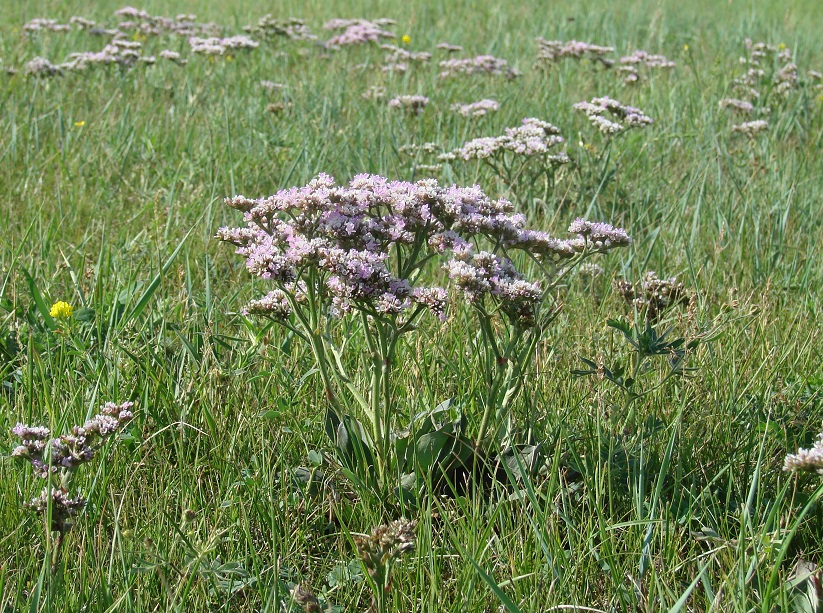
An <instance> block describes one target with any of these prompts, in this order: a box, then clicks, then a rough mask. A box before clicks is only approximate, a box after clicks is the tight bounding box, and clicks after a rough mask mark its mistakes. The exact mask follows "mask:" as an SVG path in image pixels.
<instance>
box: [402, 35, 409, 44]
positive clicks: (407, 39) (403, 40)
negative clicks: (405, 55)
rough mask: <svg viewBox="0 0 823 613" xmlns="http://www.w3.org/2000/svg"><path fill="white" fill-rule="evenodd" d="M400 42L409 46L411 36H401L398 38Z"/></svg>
mask: <svg viewBox="0 0 823 613" xmlns="http://www.w3.org/2000/svg"><path fill="white" fill-rule="evenodd" d="M400 42H401V43H403V44H404V45H410V44H411V36H409V35H408V34H404V35H403V36H401V37H400Z"/></svg>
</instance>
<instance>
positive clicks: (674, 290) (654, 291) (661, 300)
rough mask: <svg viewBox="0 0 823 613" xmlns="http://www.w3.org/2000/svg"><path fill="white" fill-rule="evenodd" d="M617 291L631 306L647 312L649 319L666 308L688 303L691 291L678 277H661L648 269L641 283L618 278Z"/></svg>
mask: <svg viewBox="0 0 823 613" xmlns="http://www.w3.org/2000/svg"><path fill="white" fill-rule="evenodd" d="M613 286H614V289H615V291H616V292H617V293H618V295H620V297H621V298H623V300H624V301H625V302H626V303H627V304H628V305H630V306H632V307H633V308H635V309H637V310H638V311H642V312H644V313H645V315H646V317H648V318H649V319H652V320H654V319H657V318H658V317H659V316H660V314H661V313H662V312H663V311H665V310H666V309H668V308H670V307H673V306H677V305H682V304H687V303H688V302H689V298H690V296H689V293H688V292H687V291H686V287H685V285H684V284H683V282H682V281H678V280H677V277H669V278H667V279H661V278H659V277H658V276H657V273H656V272H654V271H653V270H650V271H648V272H647V273H646V274H645V275H643V278H642V279H641V280H640V282H639V283H632V282H630V281H626V280H625V279H618V280H616V281H615V282H614V284H613Z"/></svg>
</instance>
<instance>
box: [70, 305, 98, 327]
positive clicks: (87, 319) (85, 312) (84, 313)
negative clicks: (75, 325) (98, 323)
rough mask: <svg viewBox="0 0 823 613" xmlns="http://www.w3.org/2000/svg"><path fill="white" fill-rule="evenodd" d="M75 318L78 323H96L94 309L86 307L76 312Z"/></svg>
mask: <svg viewBox="0 0 823 613" xmlns="http://www.w3.org/2000/svg"><path fill="white" fill-rule="evenodd" d="M74 318H75V319H76V320H77V321H82V322H84V323H91V322H93V321H94V309H92V308H89V307H84V308H82V309H79V310H77V311H75V312H74Z"/></svg>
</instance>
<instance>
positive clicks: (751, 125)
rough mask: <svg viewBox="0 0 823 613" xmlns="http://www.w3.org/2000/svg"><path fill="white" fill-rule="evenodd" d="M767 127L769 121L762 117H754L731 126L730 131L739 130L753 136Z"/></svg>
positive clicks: (750, 136)
mask: <svg viewBox="0 0 823 613" xmlns="http://www.w3.org/2000/svg"><path fill="white" fill-rule="evenodd" d="M768 129H769V122H768V121H766V120H764V119H755V120H754V121H746V122H743V123H741V124H737V125H735V126H732V132H739V133H741V134H743V135H745V136H748V137H749V138H754V137H755V136H757V135H758V134H760V133H761V132H765V131H766V130H768Z"/></svg>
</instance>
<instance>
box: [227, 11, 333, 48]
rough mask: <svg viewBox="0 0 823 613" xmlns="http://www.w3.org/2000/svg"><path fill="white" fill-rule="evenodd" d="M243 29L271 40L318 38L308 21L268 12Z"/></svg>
mask: <svg viewBox="0 0 823 613" xmlns="http://www.w3.org/2000/svg"><path fill="white" fill-rule="evenodd" d="M243 30H244V31H246V32H248V33H249V34H251V35H253V36H256V37H258V38H260V39H262V40H265V41H269V42H271V41H273V40H277V39H283V38H285V39H288V40H317V35H316V34H314V33H313V32H312V31H311V28H309V26H307V25H306V22H305V21H303V20H302V19H296V18H294V17H290V18H288V19H283V20H281V19H275V18H274V17H273V16H272V15H270V14H267V15H264V16H263V17H261V18H260V19H258V20H257V23H256V24H254V25H248V26H244V27H243Z"/></svg>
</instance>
